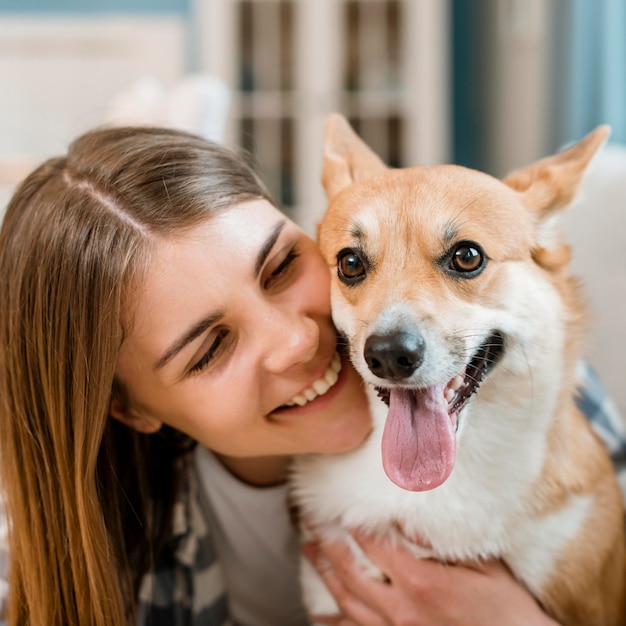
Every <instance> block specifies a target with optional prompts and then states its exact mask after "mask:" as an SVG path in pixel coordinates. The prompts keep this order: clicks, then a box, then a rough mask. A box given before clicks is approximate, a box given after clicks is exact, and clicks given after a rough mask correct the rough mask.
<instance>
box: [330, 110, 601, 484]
mask: <svg viewBox="0 0 626 626" xmlns="http://www.w3.org/2000/svg"><path fill="white" fill-rule="evenodd" d="M608 134H609V129H608V127H606V126H603V127H599V128H597V129H596V130H595V131H594V132H592V133H591V134H590V135H588V136H587V137H586V138H585V139H583V140H582V141H581V142H580V143H578V144H576V145H575V146H573V147H572V148H570V149H568V150H566V151H564V152H562V153H560V154H557V155H555V156H553V157H550V158H547V159H544V160H541V161H539V162H537V163H536V164H534V165H532V166H530V167H528V168H525V169H523V170H520V171H518V172H514V173H513V174H511V175H509V176H508V177H507V178H506V179H504V180H503V181H500V180H497V179H495V178H493V177H491V176H489V175H487V174H484V173H480V172H477V171H474V170H469V169H466V168H462V167H458V166H452V165H442V166H434V167H413V168H406V169H390V168H388V167H386V166H385V165H384V164H383V162H382V161H381V160H380V159H379V158H378V156H377V155H376V154H374V153H373V152H372V151H371V150H370V149H369V148H368V146H366V145H365V144H364V143H363V142H362V141H361V139H360V138H359V137H358V136H357V135H356V134H355V133H354V131H353V130H352V128H351V127H350V125H349V124H348V122H347V121H346V120H345V118H343V117H342V116H340V115H337V114H333V115H331V116H330V117H329V118H328V119H327V122H326V129H325V149H324V166H323V183H324V187H325V190H326V193H327V196H328V199H329V206H328V210H327V212H326V214H325V216H324V218H323V220H322V222H321V224H320V228H319V242H320V246H321V249H322V253H323V255H324V257H325V259H326V261H327V263H328V265H329V267H330V268H331V273H332V276H333V278H332V301H333V318H334V320H335V324H336V325H337V328H338V329H339V331H340V332H341V333H342V334H343V335H344V336H345V337H346V339H347V341H348V344H349V347H350V355H351V359H352V361H353V363H354V365H355V367H356V368H357V370H358V371H359V372H360V373H361V375H362V376H363V378H364V379H365V380H366V381H367V382H369V383H371V384H372V385H374V386H375V387H377V388H378V389H379V390H380V395H381V397H383V399H384V400H385V402H387V404H388V405H389V413H388V417H387V421H386V423H385V427H384V433H383V463H384V466H385V470H386V472H387V474H388V475H389V477H390V478H391V480H393V481H394V482H395V483H396V484H398V485H400V486H401V487H404V488H405V489H410V490H413V491H419V490H425V489H432V488H434V487H436V486H438V485H440V484H441V483H442V482H444V481H445V480H446V479H447V477H448V476H449V474H450V472H451V471H452V468H453V466H454V460H455V454H456V438H457V432H456V431H457V429H458V428H459V423H463V422H464V420H465V415H466V414H467V413H471V411H470V407H471V405H472V404H473V403H474V402H475V400H474V399H473V398H474V397H475V395H476V392H477V391H478V389H479V387H480V386H481V383H482V381H483V379H485V378H487V380H489V378H491V377H492V376H493V375H494V372H495V371H497V370H498V369H502V370H503V371H506V373H507V375H508V376H509V378H510V379H515V377H516V376H518V375H519V374H520V373H521V372H522V370H523V373H524V375H525V378H529V372H530V370H533V368H535V365H537V367H539V366H540V365H541V366H546V367H552V368H557V369H558V368H559V365H560V364H562V363H560V362H559V359H562V358H563V345H564V341H565V340H564V333H565V331H564V324H563V318H564V316H566V315H567V311H566V310H565V308H566V305H563V298H562V294H560V293H559V291H560V287H559V280H561V281H563V279H562V278H559V277H560V276H562V275H563V274H564V271H565V269H566V266H567V264H568V261H569V250H568V248H567V247H566V246H565V245H563V244H562V243H561V242H560V241H559V239H558V236H557V233H556V231H555V229H554V224H553V219H552V218H553V216H554V215H555V214H556V213H558V211H559V210H560V209H562V208H564V207H566V206H567V205H568V204H569V203H570V202H571V200H572V199H573V197H574V195H575V192H576V189H577V187H578V183H579V182H580V179H581V177H582V174H583V172H584V170H585V168H586V166H587V164H588V162H589V161H590V159H591V157H592V156H593V154H594V153H595V152H596V150H597V149H598V148H599V146H600V145H601V144H602V143H603V142H604V141H605V139H606V138H607V136H608ZM509 354H510V355H511V356H509ZM556 355H558V356H556ZM505 361H506V366H505V367H502V366H500V365H498V363H499V362H503V363H504V362H505ZM551 384H553V385H554V384H558V383H557V381H555V380H553V381H551ZM488 387H489V384H488V383H487V382H486V383H485V384H484V386H483V388H482V389H481V397H482V398H484V400H483V402H488V394H489V393H491V394H492V395H494V394H496V390H495V389H491V390H489V389H487V390H485V388H488ZM492 387H493V385H492ZM520 387H522V388H523V385H522V384H521V383H520ZM500 393H504V391H503V389H502V388H501V389H500ZM521 393H522V394H523V393H527V390H526V391H524V390H523V389H522V391H521ZM536 393H539V392H538V391H536ZM512 401H514V400H513V399H512ZM461 416H463V420H461V421H460V419H459V418H460V417H461Z"/></svg>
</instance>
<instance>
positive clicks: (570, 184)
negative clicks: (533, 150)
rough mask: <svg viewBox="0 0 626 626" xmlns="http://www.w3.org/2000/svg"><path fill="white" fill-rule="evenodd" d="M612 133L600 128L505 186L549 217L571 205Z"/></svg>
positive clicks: (516, 174)
mask: <svg viewBox="0 0 626 626" xmlns="http://www.w3.org/2000/svg"><path fill="white" fill-rule="evenodd" d="M610 134H611V129H610V127H609V126H606V125H603V126H598V127H597V128H596V129H595V130H593V131H592V132H590V133H589V134H588V135H587V136H586V137H585V138H584V139H582V140H581V141H579V142H578V143H577V144H574V145H573V146H571V147H570V148H568V149H566V150H564V151H563V152H560V153H558V154H555V155H554V156H551V157H547V158H545V159H542V160H541V161H537V162H536V163H534V164H533V165H530V166H529V167H526V168H524V169H521V170H517V171H515V172H512V173H511V174H509V175H508V176H507V177H506V178H505V179H504V183H505V184H507V185H508V186H509V187H512V188H513V189H515V190H517V191H519V192H521V193H522V194H523V197H524V201H525V204H526V206H528V208H530V209H531V210H533V211H536V212H537V213H538V214H539V215H540V217H547V216H549V215H551V214H552V213H553V212H555V211H558V210H559V209H562V208H564V207H566V206H567V205H569V204H570V203H571V202H572V200H573V199H574V196H575V195H576V191H577V190H578V185H579V184H580V181H581V180H582V177H583V174H584V173H585V169H586V168H587V165H589V162H590V161H591V158H592V157H593V155H594V154H595V153H596V152H597V151H598V149H599V148H600V147H601V146H602V144H604V142H605V141H606V140H607V138H608V137H609V135H610Z"/></svg>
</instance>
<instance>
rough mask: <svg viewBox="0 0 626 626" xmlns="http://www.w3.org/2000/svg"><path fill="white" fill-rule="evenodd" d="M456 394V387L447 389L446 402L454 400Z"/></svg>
mask: <svg viewBox="0 0 626 626" xmlns="http://www.w3.org/2000/svg"><path fill="white" fill-rule="evenodd" d="M455 395H456V393H454V389H451V388H448V389H446V393H445V398H446V402H448V403H450V402H452V400H453V399H454V396H455Z"/></svg>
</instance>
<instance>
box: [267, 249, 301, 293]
mask: <svg viewBox="0 0 626 626" xmlns="http://www.w3.org/2000/svg"><path fill="white" fill-rule="evenodd" d="M299 256H300V253H299V252H298V251H297V250H296V249H295V247H294V248H292V249H291V250H289V252H288V253H287V254H286V255H285V258H284V259H283V260H282V261H281V262H280V263H279V264H278V266H277V267H276V268H274V269H273V270H272V272H271V273H270V275H269V276H268V277H267V279H266V281H265V283H264V285H263V286H264V287H265V288H267V287H272V286H273V285H274V284H276V283H277V282H278V281H280V279H281V278H283V277H285V276H286V275H287V274H288V272H289V270H290V269H291V268H292V265H293V262H294V261H295V260H296V259H297V258H298V257H299Z"/></svg>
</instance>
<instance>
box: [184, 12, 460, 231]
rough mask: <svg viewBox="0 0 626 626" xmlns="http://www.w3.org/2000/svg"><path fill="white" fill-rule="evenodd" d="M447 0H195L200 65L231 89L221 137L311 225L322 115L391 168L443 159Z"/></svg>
mask: <svg viewBox="0 0 626 626" xmlns="http://www.w3.org/2000/svg"><path fill="white" fill-rule="evenodd" d="M448 11H449V2H448V0H210V2H207V1H206V0H195V1H194V2H192V14H193V19H192V23H193V33H192V35H193V40H194V41H195V45H194V47H195V49H196V58H197V63H198V65H199V67H200V68H201V70H202V71H205V72H208V73H209V74H212V75H215V76H219V77H221V78H222V79H224V80H225V82H226V83H227V84H228V85H230V86H231V88H232V92H233V103H232V112H231V113H232V114H231V118H230V124H229V131H228V134H227V137H228V140H229V142H231V143H235V144H243V145H244V146H246V147H247V148H249V149H250V150H251V151H252V152H253V154H254V155H255V156H256V160H257V161H258V164H259V166H260V169H261V171H262V173H263V175H264V178H265V179H266V180H267V181H268V182H269V184H270V186H271V188H272V190H273V192H274V193H275V195H276V196H277V198H278V200H279V201H280V202H281V203H282V205H283V206H285V207H286V208H287V209H288V210H290V211H291V212H292V215H293V216H294V217H295V218H296V219H297V221H298V222H299V223H300V224H302V226H303V227H304V228H305V229H306V230H308V231H309V232H314V227H315V223H316V222H317V221H318V219H319V217H320V216H321V214H322V212H323V210H324V206H325V199H324V195H323V192H322V189H321V185H320V167H321V155H322V136H323V135H322V129H323V120H324V118H325V116H326V115H327V114H328V113H329V112H331V111H341V112H342V113H344V114H345V115H346V116H347V117H348V118H349V119H350V120H351V122H352V123H353V124H354V126H355V127H356V129H357V130H358V132H359V133H360V134H361V135H362V136H363V138H364V139H365V140H366V141H367V142H368V143H369V144H370V145H371V146H372V147H373V148H374V150H376V152H377V153H378V154H380V156H381V157H382V158H383V160H384V161H385V162H387V163H389V164H391V165H397V166H398V165H415V164H418V163H430V164H433V163H439V162H443V161H448V160H449V159H450V149H449V143H450V137H449V132H450V119H449V117H450V116H449V113H450V111H449V93H448V76H449V67H448V64H449V23H448V19H449V15H448Z"/></svg>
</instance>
